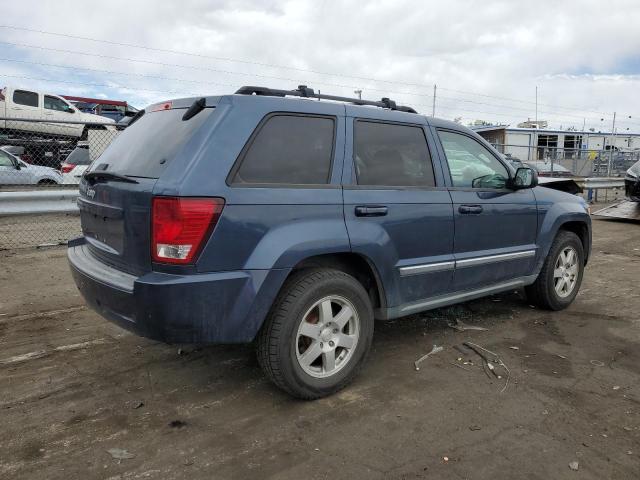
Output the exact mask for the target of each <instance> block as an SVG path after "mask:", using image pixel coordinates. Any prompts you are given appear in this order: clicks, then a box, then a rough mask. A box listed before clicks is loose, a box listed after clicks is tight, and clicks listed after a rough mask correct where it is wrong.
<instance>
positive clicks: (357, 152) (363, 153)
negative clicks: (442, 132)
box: [354, 120, 435, 187]
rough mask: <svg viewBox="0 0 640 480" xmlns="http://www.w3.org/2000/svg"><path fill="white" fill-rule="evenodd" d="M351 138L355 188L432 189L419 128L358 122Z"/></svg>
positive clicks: (430, 170)
mask: <svg viewBox="0 0 640 480" xmlns="http://www.w3.org/2000/svg"><path fill="white" fill-rule="evenodd" d="M354 135H355V147H354V161H355V169H356V178H357V180H358V185H370V186H400V187H434V186H435V178H434V174H433V163H432V161H431V155H430V154H429V148H428V147H427V140H426V138H425V136H424V131H423V130H422V128H421V127H419V126H411V125H398V124H390V123H381V122H370V121H364V120H358V121H356V122H355V124H354Z"/></svg>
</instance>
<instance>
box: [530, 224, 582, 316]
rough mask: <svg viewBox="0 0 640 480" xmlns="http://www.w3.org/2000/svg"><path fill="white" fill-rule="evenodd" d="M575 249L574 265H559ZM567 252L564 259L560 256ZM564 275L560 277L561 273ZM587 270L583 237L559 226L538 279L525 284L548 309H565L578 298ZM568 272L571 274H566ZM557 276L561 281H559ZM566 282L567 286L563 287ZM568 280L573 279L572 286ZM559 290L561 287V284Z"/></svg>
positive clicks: (533, 299)
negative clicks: (557, 267) (585, 270)
mask: <svg viewBox="0 0 640 480" xmlns="http://www.w3.org/2000/svg"><path fill="white" fill-rule="evenodd" d="M571 251H573V252H574V253H575V256H576V257H575V268H566V267H565V268H564V269H562V268H559V269H558V271H556V266H561V267H562V264H563V263H565V262H564V261H563V260H566V259H567V252H571ZM561 255H564V257H563V259H561V258H560V256H561ZM561 273H562V274H563V276H562V277H557V276H558V275H559V274H561ZM583 273H584V248H583V246H582V242H581V241H580V238H578V236H577V235H576V234H575V233H573V232H569V231H566V230H560V231H559V232H558V235H556V238H555V239H554V241H553V244H552V245H551V249H550V250H549V254H548V255H547V258H546V259H545V261H544V265H543V266H542V270H541V271H540V274H539V275H538V278H537V279H536V281H535V282H534V283H533V284H532V285H529V286H528V287H526V288H525V291H526V293H527V297H528V299H529V301H530V302H531V303H532V304H534V305H536V306H538V307H541V308H545V309H547V310H563V309H565V308H567V307H568V306H569V305H571V303H572V302H573V300H574V299H575V298H576V295H577V294H578V291H579V290H580V285H581V284H582V276H583ZM567 274H568V275H567ZM556 278H558V281H556ZM563 282H564V286H565V287H566V288H563V286H562V285H563ZM568 282H573V283H572V284H571V286H569V283H568ZM557 287H558V288H559V290H560V291H558V288H557Z"/></svg>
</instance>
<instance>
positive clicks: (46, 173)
mask: <svg viewBox="0 0 640 480" xmlns="http://www.w3.org/2000/svg"><path fill="white" fill-rule="evenodd" d="M60 183H62V174H61V173H60V172H59V171H57V170H55V169H53V168H50V167H41V166H38V165H29V164H28V163H27V162H24V161H22V160H20V159H19V158H18V157H16V156H15V155H13V154H11V153H9V152H7V151H6V150H5V149H4V148H0V185H47V184H49V185H54V184H60Z"/></svg>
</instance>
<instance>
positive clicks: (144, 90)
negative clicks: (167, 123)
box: [2, 74, 198, 96]
mask: <svg viewBox="0 0 640 480" xmlns="http://www.w3.org/2000/svg"><path fill="white" fill-rule="evenodd" d="M2 76H3V77H8V78H23V79H26V80H37V81H40V82H51V83H68V84H72V85H86V86H90V87H107V88H121V89H123V90H131V91H134V92H135V91H139V92H153V93H177V94H180V95H184V94H187V95H192V96H196V95H198V94H197V93H193V92H185V91H184V90H151V89H149V88H137V87H127V86H124V85H117V84H110V83H89V82H73V81H70V80H54V79H52V78H38V77H30V76H26V75H4V74H3V75H2Z"/></svg>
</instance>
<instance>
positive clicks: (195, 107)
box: [182, 97, 207, 122]
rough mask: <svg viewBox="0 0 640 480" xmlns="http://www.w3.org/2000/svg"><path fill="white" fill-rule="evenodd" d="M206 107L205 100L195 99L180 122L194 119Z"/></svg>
mask: <svg viewBox="0 0 640 480" xmlns="http://www.w3.org/2000/svg"><path fill="white" fill-rule="evenodd" d="M206 106H207V99H206V98H204V97H202V98H199V99H197V100H196V101H195V102H193V103H192V104H191V106H190V107H189V109H188V110H187V111H186V112H184V115H182V121H183V122H184V121H186V120H189V119H190V118H193V117H195V116H196V115H197V114H199V113H200V112H201V111H202V110H204V109H205V108H206Z"/></svg>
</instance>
